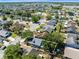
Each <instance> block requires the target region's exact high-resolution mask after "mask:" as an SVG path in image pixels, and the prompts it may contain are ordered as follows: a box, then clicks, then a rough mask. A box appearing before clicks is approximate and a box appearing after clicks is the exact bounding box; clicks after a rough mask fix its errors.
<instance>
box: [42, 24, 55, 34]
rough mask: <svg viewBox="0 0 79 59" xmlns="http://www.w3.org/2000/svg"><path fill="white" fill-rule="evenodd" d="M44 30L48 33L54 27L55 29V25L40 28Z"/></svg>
mask: <svg viewBox="0 0 79 59" xmlns="http://www.w3.org/2000/svg"><path fill="white" fill-rule="evenodd" d="M42 29H43V30H44V31H47V32H49V33H51V32H52V31H53V30H54V29H55V26H51V25H46V26H44V27H43V28H42Z"/></svg>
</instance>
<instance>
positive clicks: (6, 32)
mask: <svg viewBox="0 0 79 59" xmlns="http://www.w3.org/2000/svg"><path fill="white" fill-rule="evenodd" d="M9 35H10V32H8V31H6V30H0V36H2V37H7V36H9Z"/></svg>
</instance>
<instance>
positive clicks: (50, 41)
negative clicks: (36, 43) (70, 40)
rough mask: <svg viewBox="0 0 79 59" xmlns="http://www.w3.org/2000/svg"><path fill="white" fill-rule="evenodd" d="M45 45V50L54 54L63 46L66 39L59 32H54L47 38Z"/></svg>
mask: <svg viewBox="0 0 79 59" xmlns="http://www.w3.org/2000/svg"><path fill="white" fill-rule="evenodd" d="M43 39H45V40H44V42H43V45H44V48H45V50H48V51H49V52H52V51H53V50H54V49H55V48H57V47H58V46H62V45H63V41H64V37H63V36H62V35H61V34H60V33H59V32H53V33H50V34H48V35H47V36H45V37H44V38H43Z"/></svg>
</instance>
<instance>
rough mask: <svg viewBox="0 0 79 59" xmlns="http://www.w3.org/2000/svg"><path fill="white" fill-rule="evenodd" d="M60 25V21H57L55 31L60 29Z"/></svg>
mask: <svg viewBox="0 0 79 59" xmlns="http://www.w3.org/2000/svg"><path fill="white" fill-rule="evenodd" d="M60 26H61V24H60V23H57V24H56V31H57V32H60V30H61V29H60Z"/></svg>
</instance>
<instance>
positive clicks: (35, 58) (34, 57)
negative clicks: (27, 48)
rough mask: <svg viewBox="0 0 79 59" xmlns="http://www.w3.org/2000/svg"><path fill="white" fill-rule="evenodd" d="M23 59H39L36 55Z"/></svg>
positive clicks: (24, 56)
mask: <svg viewBox="0 0 79 59" xmlns="http://www.w3.org/2000/svg"><path fill="white" fill-rule="evenodd" d="M22 59H38V57H37V56H36V55H23V57H22Z"/></svg>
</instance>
